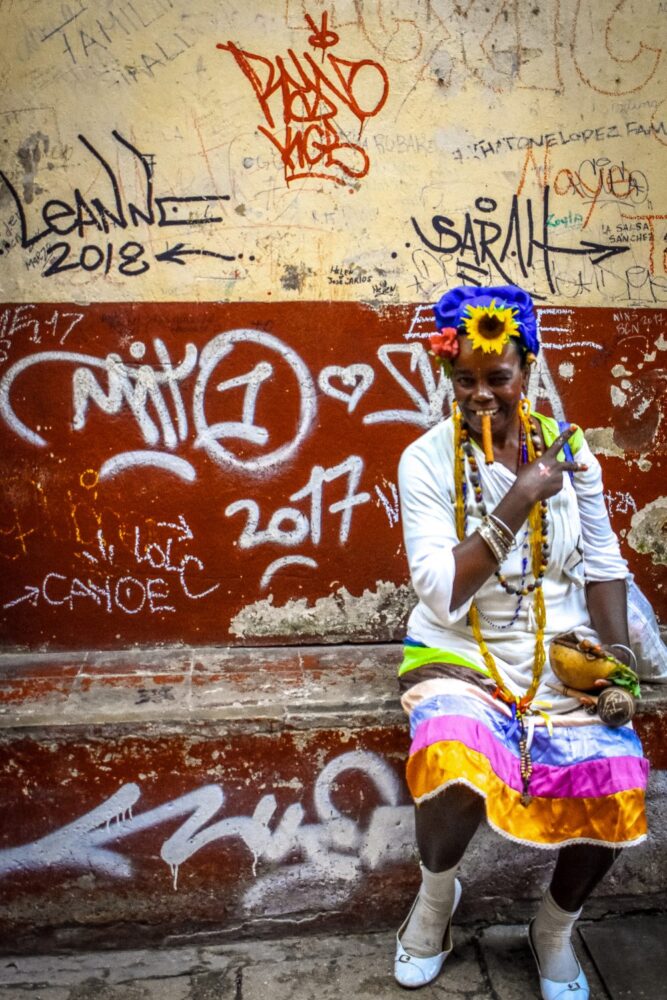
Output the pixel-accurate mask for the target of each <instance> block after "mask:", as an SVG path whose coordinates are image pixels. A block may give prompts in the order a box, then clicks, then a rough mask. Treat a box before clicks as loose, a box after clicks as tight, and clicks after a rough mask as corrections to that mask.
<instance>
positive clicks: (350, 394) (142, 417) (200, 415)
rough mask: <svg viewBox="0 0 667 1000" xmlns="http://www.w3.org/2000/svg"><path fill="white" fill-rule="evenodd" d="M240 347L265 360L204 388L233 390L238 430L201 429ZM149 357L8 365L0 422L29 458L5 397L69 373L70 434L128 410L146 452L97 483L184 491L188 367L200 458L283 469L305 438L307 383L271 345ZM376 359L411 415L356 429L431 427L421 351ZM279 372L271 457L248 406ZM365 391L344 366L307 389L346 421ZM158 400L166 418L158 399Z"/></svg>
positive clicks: (252, 333) (191, 476)
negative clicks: (288, 431)
mask: <svg viewBox="0 0 667 1000" xmlns="http://www.w3.org/2000/svg"><path fill="white" fill-rule="evenodd" d="M241 344H245V345H253V346H254V347H256V348H259V349H260V350H261V351H263V352H267V353H268V355H269V356H270V357H271V358H272V359H273V360H272V361H268V360H262V361H260V362H258V363H256V364H254V366H253V367H252V368H250V369H249V370H248V371H246V372H244V373H242V374H240V375H234V376H232V377H230V378H226V379H223V380H222V381H220V382H218V383H217V384H215V385H214V388H215V391H216V392H218V393H227V392H230V391H232V390H239V389H241V390H243V391H242V393H241V395H242V403H241V413H240V419H239V420H221V421H217V422H214V423H209V420H208V417H207V402H210V392H211V386H212V385H213V384H214V377H215V372H216V370H218V369H219V366H220V365H221V363H222V362H224V360H225V359H226V358H228V357H229V356H230V355H231V354H232V352H233V351H234V348H235V347H236V346H237V345H241ZM153 349H154V352H155V355H156V358H157V361H158V365H157V366H156V367H155V368H154V367H152V366H151V365H148V364H140V365H137V364H136V361H140V360H142V359H143V358H144V357H145V352H146V345H145V344H144V343H143V342H142V341H134V342H133V343H132V344H131V345H130V354H131V356H132V358H133V361H132V362H128V363H126V362H124V361H123V359H122V358H121V356H120V355H119V354H116V353H110V354H108V355H107V356H106V358H104V359H102V358H98V357H95V356H94V355H90V354H81V353H78V352H74V351H61V350H57V351H40V352H38V353H36V354H30V355H27V356H26V357H23V358H21V359H20V360H19V361H17V362H15V363H14V364H13V365H11V366H10V367H9V368H8V370H7V371H6V372H5V373H4V375H3V376H2V378H1V379H0V415H1V416H2V418H3V419H4V420H5V423H6V424H7V425H8V426H9V427H10V428H11V430H12V431H13V432H14V433H15V434H16V435H18V437H20V438H22V439H23V440H24V441H26V442H27V443H28V444H31V445H33V446H34V447H37V448H44V447H46V445H47V441H46V440H45V438H44V437H42V435H41V434H39V433H38V432H37V431H36V430H33V429H32V428H31V427H29V426H28V425H27V424H25V423H24V422H23V421H22V420H21V418H20V417H19V416H18V414H17V413H16V412H15V410H14V408H13V406H12V403H11V392H12V389H13V387H14V385H15V384H16V383H17V382H18V381H19V380H20V377H21V375H22V374H23V373H24V372H25V371H27V370H28V369H29V368H32V367H34V366H35V365H40V366H42V365H52V364H74V365H77V366H78V367H77V368H76V369H75V370H74V373H73V375H72V405H73V415H72V425H71V426H72V428H73V430H75V431H84V430H85V428H86V423H87V417H88V412H89V408H90V405H91V404H94V405H95V406H96V407H98V408H99V409H100V410H101V411H102V412H103V413H105V414H107V415H108V416H116V415H118V414H119V413H121V412H122V411H123V410H124V409H129V411H130V413H131V415H132V416H133V418H134V420H135V422H136V425H137V428H138V430H139V433H140V434H141V437H142V438H143V441H144V443H145V444H146V446H147V447H146V448H145V449H137V448H132V449H128V450H125V451H122V452H120V453H118V454H117V455H114V456H112V457H110V458H108V459H106V460H105V461H104V463H103V464H102V466H101V469H100V473H99V474H100V478H102V479H108V478H110V477H112V476H116V475H118V474H120V473H121V472H123V471H125V470H126V469H129V468H134V467H137V466H142V465H144V466H150V467H153V468H162V469H164V470H165V471H166V472H169V473H171V474H172V475H175V476H178V477H179V478H181V479H183V480H185V481H186V482H194V481H195V479H196V471H195V469H194V467H193V466H192V464H191V463H190V462H188V461H187V460H186V459H184V458H182V457H179V456H177V455H174V454H173V452H174V451H175V450H176V449H177V448H178V447H179V446H181V445H183V444H184V443H185V442H186V441H187V438H188V435H189V433H190V427H189V422H188V415H187V412H186V408H185V404H184V401H183V393H182V389H183V384H184V383H185V382H186V380H187V379H188V378H189V377H190V376H191V375H193V373H194V372H195V369H196V368H197V365H198V372H197V374H196V380H195V384H194V388H193V392H192V421H193V424H194V429H195V432H196V438H195V441H194V444H195V447H198V448H202V449H203V450H204V451H205V452H206V453H207V455H208V456H209V457H210V458H211V459H212V460H213V461H214V462H216V463H217V464H219V465H221V466H223V467H232V468H234V469H237V470H240V471H243V472H247V473H250V474H254V473H258V472H263V471H267V470H273V469H275V468H277V467H278V466H280V465H282V464H284V463H285V462H287V461H289V460H290V459H291V458H292V457H293V456H294V454H296V452H297V451H298V450H299V447H300V446H301V444H302V443H303V441H304V440H305V439H306V437H307V436H308V434H309V433H310V432H311V430H312V428H313V425H314V422H315V418H316V415H317V391H316V386H315V381H314V379H313V376H312V375H311V373H310V371H309V369H308V367H307V365H306V364H305V362H304V361H303V359H302V358H301V357H300V356H299V355H298V354H297V352H296V351H295V350H294V349H293V348H291V347H289V346H288V345H287V344H285V343H284V342H283V341H281V340H279V339H278V337H274V336H273V335H272V334H268V333H265V332H264V331H262V330H251V329H239V330H230V331H228V332H227V333H221V334H219V335H217V336H215V337H213V339H212V340H210V341H209V342H208V343H207V344H206V345H205V347H204V348H203V350H202V352H201V355H199V357H198V352H197V348H196V347H195V345H194V344H191V343H189V344H186V346H185V350H184V355H183V359H182V360H181V361H180V362H179V363H177V364H174V363H173V362H172V360H171V357H170V355H169V352H168V349H167V347H166V345H165V343H164V341H162V340H161V339H160V338H159V337H156V338H155V339H154V340H153ZM396 355H398V356H401V355H407V356H408V359H409V371H410V374H412V373H416V374H417V375H418V380H419V382H420V388H417V386H415V385H413V384H412V382H411V381H410V379H409V378H408V377H407V376H406V375H405V374H403V372H401V371H400V369H399V368H398V367H397V365H396V363H395V362H394V360H393V357H394V356H396ZM377 357H378V359H379V361H380V363H381V365H382V367H383V368H384V370H385V371H386V372H388V374H389V375H390V377H391V380H392V382H393V384H394V385H398V387H399V388H400V390H401V392H402V393H404V394H405V395H406V396H407V397H408V399H409V400H410V402H411V404H412V405H413V408H412V409H407V408H405V409H401V408H396V407H394V408H392V409H387V410H380V411H375V412H370V413H366V414H365V415H364V416H363V418H362V422H363V423H364V424H376V423H386V422H399V423H413V424H416V425H417V426H418V427H423V428H426V427H430V426H431V425H432V424H434V423H437V421H438V420H439V419H440V417H441V415H442V406H443V402H444V400H445V399H446V398H449V395H450V394H451V389H450V386H449V382H448V380H447V379H446V378H444V377H443V375H442V373H440V374H439V376H438V381H437V382H436V377H435V375H434V372H433V368H432V365H431V363H430V361H429V358H428V356H427V354H426V352H425V350H424V348H423V347H422V346H421V345H420V344H400V343H399V344H382V345H381V346H380V347H379V348H378V351H377ZM285 367H287V369H288V370H289V372H290V373H291V377H292V379H293V381H294V382H295V383H296V387H297V391H298V410H299V413H298V419H297V426H296V429H295V431H294V433H293V435H292V437H291V438H290V439H289V440H287V441H286V442H284V443H282V444H279V445H278V446H277V447H270V444H269V442H270V439H271V432H270V430H269V428H267V427H263V426H260V425H259V424H257V423H256V422H255V417H256V409H257V402H258V398H259V395H260V393H261V391H262V387H263V386H265V385H266V384H267V383H268V382H271V381H275V379H276V378H278V369H279V368H280V369H281V375H280V377H282V378H284V369H285ZM95 372H102V373H103V375H104V376H105V378H106V388H105V387H104V386H103V385H102V384H100V382H99V381H98V377H97V375H96V374H95ZM334 379H338V380H339V382H340V386H342V388H341V387H340V386H337V385H334V384H332V380H334ZM374 381H375V372H374V370H373V368H372V367H371V366H370V365H367V364H353V365H349V366H348V367H347V368H343V367H340V366H335V365H334V366H327V367H325V368H323V369H322V371H321V372H320V373H319V377H318V380H317V383H318V385H319V387H320V390H321V391H322V392H323V393H324V394H325V395H328V396H329V397H331V398H333V399H337V400H338V401H339V402H342V403H344V404H345V406H346V408H347V411H348V413H352V412H354V410H355V409H356V407H357V406H358V404H359V403H360V401H361V399H362V398H363V396H365V394H366V393H367V392H368V390H369V389H370V388H371V386H372V385H373V384H374ZM348 388H349V391H347V389H348ZM167 392H168V394H169V397H170V400H171V406H172V410H173V413H172V412H170V409H169V406H168V404H167V400H166V398H165V393H167ZM149 406H150V407H152V409H153V410H154V412H155V414H156V415H157V421H156V420H155V419H154V418H153V417H152V416H151V414H150V413H149ZM230 440H236V441H239V442H243V443H251V444H254V445H258V446H261V447H267V448H268V450H267V451H266V452H265V453H263V454H256V455H253V456H247V455H246V456H243V457H242V456H240V455H237V454H236V453H235V452H234V451H233V450H232V449H231V448H230V447H229V446H228V445H225V444H223V442H227V441H230ZM158 446H163V447H164V448H166V449H168V451H166V452H164V451H161V450H158Z"/></svg>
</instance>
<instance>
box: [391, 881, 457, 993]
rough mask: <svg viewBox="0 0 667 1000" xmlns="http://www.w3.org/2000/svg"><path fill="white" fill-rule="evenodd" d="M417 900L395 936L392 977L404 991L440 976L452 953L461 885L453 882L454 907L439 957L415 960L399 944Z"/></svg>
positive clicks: (414, 957) (413, 988) (415, 957)
mask: <svg viewBox="0 0 667 1000" xmlns="http://www.w3.org/2000/svg"><path fill="white" fill-rule="evenodd" d="M418 899H419V893H417V896H416V897H415V901H414V903H413V904H412V906H411V907H410V912H409V913H408V915H407V917H406V918H405V920H404V921H403V923H402V924H401V926H400V927H399V929H398V934H397V935H396V957H395V958H394V977H395V979H396V982H397V983H398V985H399V986H405V987H406V989H409V990H416V989H418V988H419V987H420V986H426V985H427V983H431V982H433V980H434V979H435V978H436V976H438V975H439V974H440V970H441V969H442V967H443V965H444V964H445V959H447V958H449V956H450V955H451V953H452V949H453V947H454V945H453V944H452V918H453V916H454V914H455V913H456V907H457V906H458V905H459V901H460V899H461V883H460V882H459V880H458V879H455V880H454V906H453V907H452V915H451V917H450V918H449V923H448V924H447V930H446V931H445V933H444V937H443V942H442V944H443V950H442V951H441V952H440V954H439V955H433V956H432V957H429V958H417V956H416V955H408V953H407V951H406V950H405V948H404V947H403V945H402V944H401V934H402V933H403V932H404V930H405V928H406V927H407V926H408V923H409V921H410V917H411V916H412V912H413V910H414V908H415V906H416V905H417V900H418Z"/></svg>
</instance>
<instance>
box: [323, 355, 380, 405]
mask: <svg viewBox="0 0 667 1000" xmlns="http://www.w3.org/2000/svg"><path fill="white" fill-rule="evenodd" d="M374 378H375V372H374V371H373V369H372V368H371V366H370V365H348V366H347V368H343V367H342V366H341V365H329V366H328V367H327V368H323V369H322V371H321V372H320V375H319V378H318V380H317V381H318V383H319V386H320V389H321V390H322V392H325V393H326V394H327V396H331V397H333V399H340V400H341V402H343V403H347V412H348V413H352V411H353V410H354V408H355V406H356V405H357V403H358V402H359V400H360V399H361V397H362V396H363V394H364V393H365V392H366V391H367V390H368V389H370V387H371V386H372V384H373V379H374ZM332 379H339V380H340V382H341V383H342V384H343V385H344V386H347V387H348V388H349V390H350V391H349V392H347V391H346V390H345V389H342V388H341V387H340V386H335V385H332V384H331V380H332Z"/></svg>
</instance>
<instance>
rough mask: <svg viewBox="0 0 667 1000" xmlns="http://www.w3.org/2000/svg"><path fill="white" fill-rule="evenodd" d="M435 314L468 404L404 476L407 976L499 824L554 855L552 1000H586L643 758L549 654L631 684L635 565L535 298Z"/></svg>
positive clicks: (542, 911) (423, 976) (425, 965)
mask: <svg viewBox="0 0 667 1000" xmlns="http://www.w3.org/2000/svg"><path fill="white" fill-rule="evenodd" d="M435 315H436V322H437V326H438V328H439V330H440V332H439V333H438V334H436V335H434V336H433V337H432V338H431V347H432V353H433V354H434V355H435V357H436V358H437V360H438V361H439V362H440V363H441V364H443V366H444V368H445V370H446V371H447V373H448V374H449V375H450V377H451V379H452V385H453V391H454V398H455V403H454V405H453V409H452V415H451V416H450V417H448V419H446V420H444V421H443V422H441V423H439V424H438V425H437V426H436V427H433V428H432V429H431V430H429V431H427V432H426V433H425V434H424V435H422V437H420V438H419V439H418V440H417V441H415V442H414V443H413V444H411V445H410V446H409V447H408V448H407V449H406V450H405V452H404V453H403V456H402V458H401V462H400V469H399V485H400V496H401V511H402V518H403V526H404V535H405V545H406V550H407V554H408V561H409V565H410V573H411V576H412V582H413V585H414V588H415V591H416V593H417V596H418V598H419V603H418V604H417V606H416V608H415V609H414V611H413V613H412V615H411V617H410V621H409V625H408V638H407V639H406V641H405V647H404V659H403V663H402V664H401V667H400V670H399V682H400V686H401V692H402V703H403V706H404V708H405V710H406V712H407V713H408V714H409V716H410V728H411V737H412V745H411V748H410V757H409V761H408V765H407V777H408V784H409V787H410V791H411V794H412V796H413V798H414V801H415V805H416V832H417V844H418V847H419V853H420V856H421V862H422V864H421V870H422V884H421V888H420V890H419V893H418V895H417V898H416V900H415V902H414V904H413V906H412V909H411V910H410V913H409V914H408V917H407V918H406V920H405V922H404V923H403V925H402V927H401V929H400V930H399V933H398V938H397V947H396V961H395V966H394V969H395V976H396V979H397V981H398V982H399V983H400V984H401V985H402V986H407V987H418V986H424V985H426V983H428V982H431V981H432V980H433V979H435V977H436V976H437V975H438V974H439V972H440V970H441V969H442V966H443V963H444V961H445V959H446V958H447V956H448V955H449V953H450V952H451V949H452V940H451V919H452V916H453V913H454V911H455V909H456V907H457V905H458V902H459V898H460V896H461V886H460V884H459V882H458V880H457V878H456V873H457V869H458V867H459V864H460V863H461V859H462V858H463V855H464V853H465V850H466V847H467V846H468V844H469V842H470V840H471V838H472V836H473V834H474V832H475V830H476V829H477V827H478V825H479V823H480V821H481V820H482V819H484V818H486V820H487V822H488V823H489V825H490V826H491V827H492V829H494V830H496V831H497V832H498V833H500V834H501V835H502V836H504V837H507V838H509V839H510V840H512V841H514V842H515V843H516V844H527V845H531V846H535V847H540V848H546V849H549V850H553V851H557V852H558V853H557V858H556V864H555V868H554V871H553V875H552V879H551V884H550V886H549V888H548V890H547V891H546V893H545V895H544V898H543V899H542V902H541V904H540V906H539V909H538V911H537V915H536V916H535V918H534V920H532V921H531V923H530V926H529V929H528V935H529V941H530V946H531V949H532V951H533V954H534V956H535V961H536V963H537V969H538V973H539V977H540V990H541V995H542V997H543V998H544V1000H558V998H561V997H568V998H569V997H572V996H573V995H576V997H577V1000H585V998H587V997H588V996H589V991H588V984H587V982H586V977H585V975H584V973H583V971H582V969H581V966H580V965H579V962H578V960H577V957H576V955H575V952H574V949H573V947H572V944H571V934H572V929H573V926H574V923H575V921H576V919H577V917H578V916H579V914H580V912H581V907H582V905H583V903H584V902H585V901H586V899H587V898H588V896H589V895H590V893H591V892H592V890H593V889H594V888H595V886H596V885H597V884H598V882H599V881H600V880H601V879H602V878H603V876H604V875H605V874H606V873H607V872H608V871H609V869H610V868H611V866H612V864H613V862H614V860H615V858H616V857H617V856H618V854H619V851H620V849H621V848H623V847H630V846H633V845H635V844H639V843H641V841H643V840H644V839H645V836H646V821H645V815H644V791H645V786H646V776H647V770H648V765H647V763H646V761H645V759H644V757H643V754H642V748H641V744H640V742H639V739H638V737H637V735H636V734H635V732H634V731H633V729H632V727H631V725H629V724H626V725H622V726H619V727H617V728H612V727H611V726H610V725H607V724H605V723H604V722H602V721H601V719H600V717H599V716H596V715H591V714H590V711H587V710H586V709H584V707H583V705H582V700H584V699H583V698H582V699H580V698H578V697H573V696H572V695H571V693H564V689H563V686H562V684H561V682H560V681H559V680H558V678H557V677H556V676H555V674H554V672H553V670H552V668H551V666H550V662H549V654H550V647H551V644H552V642H553V640H554V638H555V637H556V636H557V635H558V634H559V633H571V632H573V631H576V636H577V639H578V640H584V641H585V640H588V641H589V642H590V644H592V645H594V646H599V645H602V647H603V648H604V651H605V652H608V653H610V654H612V657H613V659H614V662H616V663H617V665H618V669H619V670H620V671H621V672H623V670H624V669H625V668H624V667H623V664H628V665H631V664H633V661H634V656H633V653H632V651H631V650H630V648H629V639H628V630H627V611H626V577H627V575H628V570H627V565H626V563H625V561H624V559H623V558H622V557H621V554H620V551H619V547H618V542H617V539H616V537H615V535H614V534H613V532H612V530H611V527H610V524H609V518H608V515H607V511H606V509H605V505H604V500H603V488H602V479H601V474H600V466H599V463H598V461H597V459H596V458H595V456H594V455H593V454H592V453H591V451H590V449H589V448H588V446H587V444H586V442H585V440H584V436H583V433H582V432H581V431H580V430H579V429H578V428H576V427H574V426H568V427H566V429H565V430H562V431H561V430H560V428H559V426H558V424H557V422H556V421H555V420H553V419H551V418H549V417H545V416H542V415H541V414H539V413H534V412H531V408H530V405H529V403H528V400H527V399H526V398H525V396H524V388H525V382H526V377H527V373H528V370H529V366H530V364H531V363H532V362H533V361H534V360H535V356H536V355H537V352H538V350H539V345H538V341H537V328H536V321H535V314H534V309H533V303H532V301H531V298H530V296H529V295H528V294H527V293H526V292H524V291H522V290H521V289H519V288H515V287H500V288H486V289H484V288H455V289H452V290H451V291H449V292H447V293H446V294H445V295H444V296H443V297H442V298H441V300H440V301H439V302H438V304H437V305H436V306H435ZM628 673H630V675H631V672H628ZM601 683H602V684H604V683H605V682H604V681H602V682H601ZM567 690H568V691H569V689H567ZM614 690H616V689H614ZM591 700H592V699H589V701H591Z"/></svg>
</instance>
